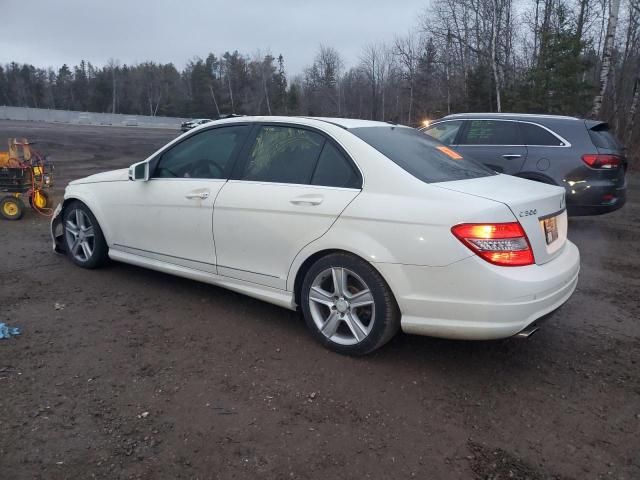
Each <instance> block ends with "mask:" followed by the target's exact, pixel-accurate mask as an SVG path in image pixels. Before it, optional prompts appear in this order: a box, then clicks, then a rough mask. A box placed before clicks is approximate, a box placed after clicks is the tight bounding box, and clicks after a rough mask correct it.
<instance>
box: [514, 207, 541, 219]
mask: <svg viewBox="0 0 640 480" xmlns="http://www.w3.org/2000/svg"><path fill="white" fill-rule="evenodd" d="M537 213H538V210H537V209H535V208H533V209H531V210H523V211H521V212H520V213H519V214H518V215H519V216H521V217H529V216H531V215H536V214H537Z"/></svg>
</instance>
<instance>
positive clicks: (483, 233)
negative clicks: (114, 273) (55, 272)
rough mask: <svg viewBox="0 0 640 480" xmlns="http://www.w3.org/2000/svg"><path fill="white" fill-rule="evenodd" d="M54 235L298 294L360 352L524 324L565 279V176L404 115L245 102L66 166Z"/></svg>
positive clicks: (95, 256) (81, 259)
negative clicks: (143, 150) (133, 147)
mask: <svg viewBox="0 0 640 480" xmlns="http://www.w3.org/2000/svg"><path fill="white" fill-rule="evenodd" d="M52 235H53V239H54V248H55V249H56V250H57V251H65V252H66V254H67V255H68V256H69V258H70V259H71V261H73V262H74V263H75V264H77V265H79V266H81V267H85V268H95V267H98V266H100V265H102V264H104V263H105V262H106V261H107V260H108V259H112V260H117V261H121V262H126V263H130V264H133V265H138V266H142V267H147V268H152V269H155V270H159V271H162V272H166V273H170V274H174V275H180V276H183V277H187V278H191V279H194V280H200V281H203V282H208V283H212V284H214V285H219V286H222V287H226V288H229V289H232V290H235V291H238V292H242V293H245V294H247V295H250V296H252V297H256V298H259V299H262V300H265V301H267V302H271V303H274V304H277V305H280V306H282V307H285V308H289V309H300V310H301V311H302V314H303V316H304V318H305V320H306V323H307V324H308V326H309V328H310V330H311V332H312V334H313V335H314V336H315V337H316V338H317V339H318V340H319V341H320V342H322V343H323V344H324V345H325V346H327V347H329V348H331V349H333V350H335V351H338V352H341V353H346V354H353V355H361V354H366V353H368V352H371V351H373V350H375V349H376V348H378V347H380V346H382V345H383V344H384V343H386V342H387V341H388V340H390V339H391V338H392V337H393V336H394V334H395V333H396V332H397V331H398V329H399V328H402V330H404V331H405V332H408V333H414V334H420V335H431V336H437V337H447V338H455V339H477V340H482V339H495V338H504V337H509V336H513V335H518V334H520V335H523V336H526V335H527V334H529V333H530V332H532V331H533V330H534V329H535V328H536V321H537V320H538V319H540V318H541V317H543V316H546V315H547V314H548V313H550V312H552V311H553V310H555V309H557V308H558V307H559V306H560V305H562V304H563V303H564V302H565V301H566V300H567V299H568V298H569V297H570V295H571V294H572V293H573V291H574V289H575V287H576V283H577V281H578V271H579V253H578V249H577V248H576V246H575V245H574V244H572V243H571V242H570V241H569V240H568V239H567V214H566V210H565V192H564V189H563V188H560V187H556V186H551V185H544V184H540V183H536V182H531V181H529V180H524V179H520V178H515V177H511V176H507V175H501V174H496V173H495V172H493V171H491V170H489V169H488V168H486V167H484V166H483V165H481V164H479V163H476V162H475V161H473V160H471V159H468V158H465V157H464V156H463V155H461V154H460V153H458V152H457V151H455V150H453V149H451V148H450V147H447V146H445V145H443V144H441V143H439V142H437V141H436V140H433V139H431V138H429V137H428V136H426V135H424V134H422V133H420V132H418V131H417V130H414V129H412V128H408V127H404V126H400V125H390V124H387V123H380V122H371V121H364V120H348V119H323V118H300V117H298V118H288V117H241V118H232V119H226V120H220V121H215V122H211V123H208V124H206V125H203V126H201V127H198V128H196V129H194V130H192V131H190V132H188V133H186V134H184V135H182V136H180V137H178V138H177V139H175V140H174V141H172V142H171V143H169V144H168V145H166V146H165V147H163V148H161V149H160V150H159V151H157V152H155V153H154V154H152V155H151V156H150V157H149V158H147V159H146V160H144V161H142V162H140V163H136V164H134V165H132V166H131V167H130V168H129V169H128V170H127V169H124V170H115V171H111V172H105V173H100V174H97V175H92V176H90V177H87V178H83V179H80V180H75V181H73V182H71V183H70V184H69V186H68V187H67V189H66V191H65V195H64V201H63V202H62V203H61V204H60V205H59V206H58V207H57V209H56V211H55V216H54V218H53V221H52Z"/></svg>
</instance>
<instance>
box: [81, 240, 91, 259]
mask: <svg viewBox="0 0 640 480" xmlns="http://www.w3.org/2000/svg"><path fill="white" fill-rule="evenodd" d="M80 246H81V247H82V252H83V253H84V258H85V260H89V259H90V258H91V253H92V251H91V247H90V246H89V243H88V242H87V241H86V240H85V241H83V242H80Z"/></svg>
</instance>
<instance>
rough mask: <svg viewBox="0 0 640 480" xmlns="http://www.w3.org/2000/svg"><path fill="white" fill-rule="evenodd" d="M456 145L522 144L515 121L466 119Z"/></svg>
mask: <svg viewBox="0 0 640 480" xmlns="http://www.w3.org/2000/svg"><path fill="white" fill-rule="evenodd" d="M466 123H467V125H466V128H465V130H464V132H463V133H462V138H461V139H460V141H459V142H458V145H522V144H523V143H522V139H521V137H520V130H519V128H518V124H517V123H516V122H511V121H505V120H468V121H467V122H466Z"/></svg>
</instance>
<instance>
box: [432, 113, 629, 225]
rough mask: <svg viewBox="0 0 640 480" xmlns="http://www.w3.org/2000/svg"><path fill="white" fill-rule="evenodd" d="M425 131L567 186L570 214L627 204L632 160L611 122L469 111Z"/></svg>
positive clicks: (466, 151) (498, 167) (502, 168)
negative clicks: (628, 175)
mask: <svg viewBox="0 0 640 480" xmlns="http://www.w3.org/2000/svg"><path fill="white" fill-rule="evenodd" d="M422 131H423V132H424V133H426V134H428V135H430V136H432V137H434V138H436V139H437V140H439V141H440V142H442V143H444V144H446V145H450V146H452V147H454V148H455V149H456V150H457V151H459V152H460V153H462V154H463V155H468V156H470V157H472V158H475V159H476V160H478V161H480V162H482V163H484V164H485V165H487V166H488V167H489V168H491V169H493V170H495V171H496V172H500V173H506V174H509V175H515V176H518V177H523V178H528V179H530V180H536V181H538V182H543V183H550V184H553V185H561V186H564V187H565V189H566V190H567V210H568V213H569V215H597V214H601V213H608V212H612V211H614V210H617V209H618V208H620V207H622V206H623V205H624V202H625V200H626V183H625V172H626V170H627V160H626V158H625V156H624V147H623V146H622V145H620V143H618V141H617V140H616V139H615V137H614V136H613V135H612V134H611V133H610V132H609V127H608V125H607V124H606V123H605V122H600V121H595V120H584V119H579V118H574V117H562V116H555V115H528V114H516V113H513V114H511V113H508V114H501V113H463V114H456V115H449V116H447V117H444V118H442V119H440V120H437V121H436V122H433V123H432V124H431V125H429V126H428V127H425V128H423V129H422Z"/></svg>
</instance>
